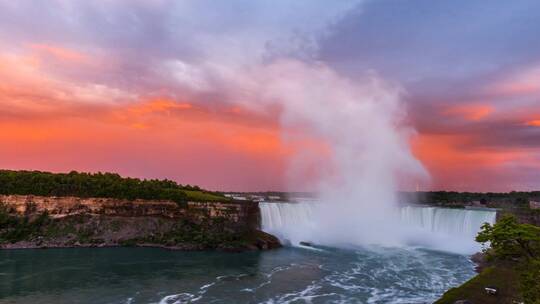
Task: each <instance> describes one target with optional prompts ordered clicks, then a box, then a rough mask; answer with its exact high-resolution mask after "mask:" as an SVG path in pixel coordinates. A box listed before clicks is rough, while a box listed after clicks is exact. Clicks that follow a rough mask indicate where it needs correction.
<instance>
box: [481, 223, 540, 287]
mask: <svg viewBox="0 0 540 304" xmlns="http://www.w3.org/2000/svg"><path fill="white" fill-rule="evenodd" d="M476 241H478V242H480V243H483V244H490V245H491V248H489V249H486V253H487V254H488V255H489V256H490V257H492V258H496V259H501V260H514V261H522V260H523V261H530V260H534V259H537V258H540V227H537V226H534V225H529V224H519V223H518V221H517V219H516V218H515V217H514V216H511V215H507V216H504V217H503V218H501V219H499V220H498V221H497V223H496V224H494V225H491V224H489V223H485V224H484V225H483V226H482V230H481V231H480V232H479V233H478V236H477V237H476ZM539 279H540V278H539Z"/></svg>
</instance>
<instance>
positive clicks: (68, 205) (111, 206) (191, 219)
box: [0, 195, 279, 250]
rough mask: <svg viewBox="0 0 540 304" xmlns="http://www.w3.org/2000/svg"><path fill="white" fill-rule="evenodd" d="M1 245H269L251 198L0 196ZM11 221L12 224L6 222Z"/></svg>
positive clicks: (270, 239) (272, 240)
mask: <svg viewBox="0 0 540 304" xmlns="http://www.w3.org/2000/svg"><path fill="white" fill-rule="evenodd" d="M0 204H1V206H2V208H3V210H4V211H3V212H4V218H8V219H9V220H7V221H4V222H3V223H2V221H1V220H0V247H3V248H22V247H66V246H116V245H139V246H152V245H155V246H160V247H169V248H176V249H230V250H242V249H268V248H273V247H277V246H279V242H278V241H277V239H275V238H274V237H272V236H270V235H268V234H265V233H264V232H261V231H259V230H258V228H259V219H260V211H259V207H258V204H257V203H255V202H187V203H184V204H177V203H175V202H170V201H143V200H134V201H130V200H121V199H110V198H77V197H40V196H24V195H7V196H0ZM10 223H11V224H10Z"/></svg>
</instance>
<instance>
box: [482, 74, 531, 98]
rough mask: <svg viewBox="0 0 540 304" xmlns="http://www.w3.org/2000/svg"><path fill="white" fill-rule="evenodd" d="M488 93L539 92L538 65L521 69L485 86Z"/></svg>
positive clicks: (522, 93)
mask: <svg viewBox="0 0 540 304" xmlns="http://www.w3.org/2000/svg"><path fill="white" fill-rule="evenodd" d="M486 90H487V91H488V92H490V93H494V94H503V95H526V94H531V93H535V92H536V93H537V92H540V67H535V68H532V69H528V70H522V71H519V72H517V73H515V74H514V75H509V76H507V77H505V78H504V79H503V80H501V81H499V82H498V83H495V84H493V85H490V86H488V87H487V88H486Z"/></svg>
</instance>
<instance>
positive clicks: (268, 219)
mask: <svg viewBox="0 0 540 304" xmlns="http://www.w3.org/2000/svg"><path fill="white" fill-rule="evenodd" d="M318 205H319V203H313V202H309V203H306V202H300V203H260V204H259V206H260V208H261V214H262V229H263V230H265V231H267V232H269V233H272V234H274V235H276V236H278V237H279V238H280V239H281V240H282V241H284V242H285V243H291V244H298V243H299V242H302V241H307V242H313V243H321V242H324V239H321V232H320V231H319V230H318V229H317V225H316V223H315V222H314V219H315V217H313V215H314V214H316V213H317V212H319V211H320V210H319V208H317V206H318ZM495 217H496V212H495V211H492V210H471V209H449V208H437V207H416V206H406V207H402V208H400V219H401V223H400V225H402V229H400V233H401V234H400V235H399V238H401V239H402V240H404V243H405V245H416V246H421V247H426V248H431V249H439V250H444V251H450V252H459V253H473V252H476V251H478V250H479V249H480V247H479V244H478V243H476V242H475V241H474V238H475V236H476V234H477V233H478V231H480V228H481V226H482V225H483V224H484V223H486V222H487V223H490V224H493V223H494V222H495ZM349 244H352V245H363V243H362V242H355V240H349Z"/></svg>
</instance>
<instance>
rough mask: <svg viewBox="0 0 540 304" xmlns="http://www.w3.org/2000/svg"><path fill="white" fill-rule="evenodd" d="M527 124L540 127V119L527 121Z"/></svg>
mask: <svg viewBox="0 0 540 304" xmlns="http://www.w3.org/2000/svg"><path fill="white" fill-rule="evenodd" d="M525 125H527V126H530V127H540V119H536V120H530V121H527V122H526V123H525Z"/></svg>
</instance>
